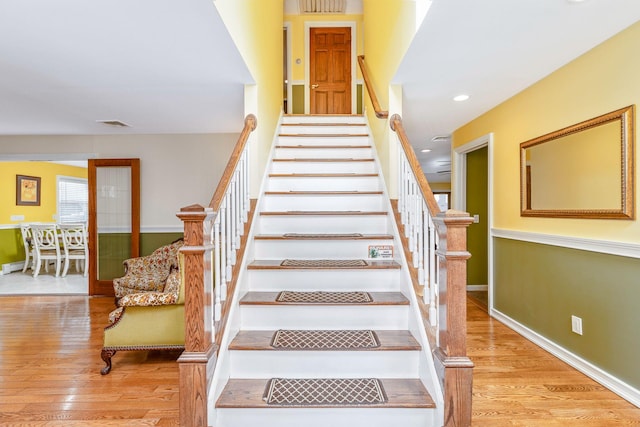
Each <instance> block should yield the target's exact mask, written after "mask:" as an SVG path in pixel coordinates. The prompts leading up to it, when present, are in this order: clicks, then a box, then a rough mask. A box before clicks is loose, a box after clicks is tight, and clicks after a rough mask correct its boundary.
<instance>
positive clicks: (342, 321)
mask: <svg viewBox="0 0 640 427" xmlns="http://www.w3.org/2000/svg"><path fill="white" fill-rule="evenodd" d="M408 312H409V310H408V306H397V305H379V306H364V305H363V306H353V305H351V306H335V305H333V306H318V307H316V306H308V305H307V306H281V305H278V306H276V305H270V306H262V305H246V304H245V305H241V306H240V316H241V319H242V329H252V330H273V329H393V330H396V329H407V328H408V318H407V316H408Z"/></svg>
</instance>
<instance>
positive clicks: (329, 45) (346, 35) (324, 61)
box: [309, 27, 351, 114]
mask: <svg viewBox="0 0 640 427" xmlns="http://www.w3.org/2000/svg"><path fill="white" fill-rule="evenodd" d="M309 50H310V60H309V62H310V64H309V89H310V90H309V92H310V96H309V100H310V106H311V114H351V28H350V27H331V28H311V29H310V43H309Z"/></svg>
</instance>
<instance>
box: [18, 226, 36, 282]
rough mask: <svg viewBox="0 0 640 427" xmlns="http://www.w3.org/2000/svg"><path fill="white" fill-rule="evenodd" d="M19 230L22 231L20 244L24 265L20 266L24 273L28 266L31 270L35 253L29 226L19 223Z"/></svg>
mask: <svg viewBox="0 0 640 427" xmlns="http://www.w3.org/2000/svg"><path fill="white" fill-rule="evenodd" d="M20 232H21V233H22V244H23V245H24V267H22V272H23V273H24V272H26V271H27V269H28V268H31V269H32V270H33V262H34V261H35V254H34V248H33V241H32V240H33V239H32V237H31V226H30V225H29V224H20Z"/></svg>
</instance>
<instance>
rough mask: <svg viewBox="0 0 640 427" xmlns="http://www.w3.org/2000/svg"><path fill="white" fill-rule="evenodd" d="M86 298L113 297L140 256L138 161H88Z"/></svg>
mask: <svg viewBox="0 0 640 427" xmlns="http://www.w3.org/2000/svg"><path fill="white" fill-rule="evenodd" d="M88 172H89V173H88V175H89V295H114V291H113V279H115V278H117V277H121V276H123V275H124V268H123V265H122V261H124V260H125V259H127V258H134V257H137V256H138V255H139V254H140V159H91V160H89V170H88Z"/></svg>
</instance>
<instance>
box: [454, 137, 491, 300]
mask: <svg viewBox="0 0 640 427" xmlns="http://www.w3.org/2000/svg"><path fill="white" fill-rule="evenodd" d="M484 147H487V161H488V165H487V167H488V169H489V170H488V183H487V185H488V188H487V195H488V199H489V200H487V206H488V210H489V212H488V222H489V223H488V226H487V251H488V253H487V257H488V263H489V265H488V269H487V276H488V277H487V282H488V283H487V285H488V294H489V307H488V312H489V313H491V311H492V310H493V237H492V231H491V230H493V133H488V134H486V135H483V136H481V137H480V138H477V139H474V140H473V141H470V142H468V143H466V144H464V145H461V146H459V147H457V148H455V149H454V150H453V156H452V157H453V158H452V161H453V162H452V163H453V164H452V167H453V169H452V171H453V177H454V180H453V182H452V185H453V200H452V206H453V209H456V210H459V211H463V212H465V211H466V210H467V154H468V153H471V152H472V151H476V150H478V149H480V148H484Z"/></svg>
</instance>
